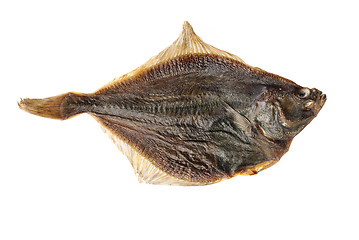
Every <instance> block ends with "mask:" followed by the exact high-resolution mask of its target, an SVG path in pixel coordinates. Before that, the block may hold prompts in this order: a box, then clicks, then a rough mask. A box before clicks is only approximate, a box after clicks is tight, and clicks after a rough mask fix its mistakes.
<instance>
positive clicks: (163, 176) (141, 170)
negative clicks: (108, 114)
mask: <svg viewBox="0 0 359 240" xmlns="http://www.w3.org/2000/svg"><path fill="white" fill-rule="evenodd" d="M93 117H94V118H95V119H96V121H97V122H99V123H100V125H101V127H102V130H103V131H104V132H105V133H106V134H107V135H108V136H109V137H110V139H111V140H112V141H113V142H114V143H115V144H116V146H117V147H118V149H119V150H120V151H121V152H122V153H123V154H124V155H125V156H126V157H127V159H128V160H129V161H130V163H131V165H132V168H133V170H134V172H135V174H136V175H137V177H138V181H139V182H140V183H142V182H144V183H148V184H154V185H175V186H203V185H209V184H213V183H216V182H219V181H214V182H190V181H186V180H182V179H178V178H176V177H174V176H171V175H169V174H167V173H165V172H164V171H162V170H161V169H159V168H158V167H156V166H155V165H154V164H153V163H151V161H150V160H148V159H147V158H146V157H145V156H143V155H142V154H141V153H140V151H138V150H137V149H135V148H134V147H132V146H131V145H130V144H128V143H126V141H124V140H122V139H121V138H120V137H118V136H116V135H115V134H114V133H113V132H112V131H111V130H110V129H108V128H107V127H106V126H104V125H103V124H102V123H101V121H100V120H98V119H97V118H96V117H95V116H93Z"/></svg>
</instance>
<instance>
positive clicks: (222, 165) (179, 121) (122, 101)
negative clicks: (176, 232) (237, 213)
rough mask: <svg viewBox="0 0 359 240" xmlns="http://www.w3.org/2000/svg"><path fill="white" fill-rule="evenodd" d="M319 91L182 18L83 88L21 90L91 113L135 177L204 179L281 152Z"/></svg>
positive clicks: (269, 161)
mask: <svg viewBox="0 0 359 240" xmlns="http://www.w3.org/2000/svg"><path fill="white" fill-rule="evenodd" d="M325 101H326V95H325V94H322V92H321V91H319V90H317V89H315V88H313V89H309V88H305V87H301V86H299V85H297V84H296V83H294V82H293V81H290V80H288V79H286V78H283V77H280V76H278V75H275V74H272V73H268V72H266V71H264V70H262V69H259V68H256V67H252V66H249V65H248V64H246V63H244V62H243V60H242V59H240V58H239V57H237V56H235V55H233V54H230V53H228V52H225V51H222V50H219V49H217V48H215V47H213V46H211V45H208V44H206V43H205V42H203V41H202V39H201V38H199V37H198V36H197V35H196V34H195V33H194V31H193V29H192V27H191V25H190V24H189V23H188V22H185V23H184V25H183V31H182V33H181V35H180V36H179V38H178V39H177V40H176V41H175V42H174V43H173V44H172V45H171V46H169V47H168V48H166V49H165V50H163V51H162V52H160V53H159V54H158V55H157V56H155V57H152V58H151V59H150V60H148V61H147V62H146V63H145V64H143V65H142V66H140V67H138V68H137V69H135V70H133V71H131V72H130V73H128V74H125V75H123V76H122V77H119V78H117V79H115V80H113V81H112V82H110V83H109V84H107V85H105V86H104V87H102V88H101V89H99V90H98V91H96V92H94V93H90V94H83V93H74V92H69V93H65V94H62V95H58V96H54V97H50V98H44V99H27V98H26V99H22V100H21V101H20V103H19V107H20V108H21V109H23V110H25V111H27V112H29V113H32V114H35V115H39V116H42V117H47V118H53V119H61V120H65V119H68V118H70V117H72V116H75V115H77V114H81V113H88V114H90V115H91V116H92V117H94V118H95V119H96V120H97V121H98V122H99V123H100V124H101V126H102V127H103V129H104V130H105V132H106V133H108V134H109V135H110V136H111V138H112V139H113V141H114V142H115V143H116V144H117V146H118V147H119V149H120V150H121V151H122V152H123V153H124V155H126V156H127V158H128V159H129V160H130V162H131V164H132V166H133V168H134V170H135V172H136V174H137V175H138V178H139V180H140V181H143V182H146V183H151V184H168V185H206V184H212V183H216V182H219V181H221V180H224V179H229V178H232V177H233V176H236V175H238V174H241V175H253V174H256V173H258V172H260V171H262V170H264V169H266V168H268V167H270V166H272V165H273V164H275V163H276V162H278V161H279V159H280V158H281V157H282V156H283V154H285V153H286V152H287V151H288V149H289V146H290V144H291V141H292V139H293V138H294V137H295V136H296V135H297V134H298V133H299V132H300V131H301V130H303V128H304V127H305V126H306V125H307V124H309V122H310V121H312V120H313V118H314V117H315V116H316V115H317V114H318V112H319V111H320V109H321V108H322V107H323V105H324V103H325Z"/></svg>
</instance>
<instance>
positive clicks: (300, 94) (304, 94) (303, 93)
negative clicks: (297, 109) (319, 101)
mask: <svg viewBox="0 0 359 240" xmlns="http://www.w3.org/2000/svg"><path fill="white" fill-rule="evenodd" d="M309 94H310V90H309V89H308V88H302V89H300V90H299V91H298V93H297V96H298V97H299V98H306V97H308V96H309Z"/></svg>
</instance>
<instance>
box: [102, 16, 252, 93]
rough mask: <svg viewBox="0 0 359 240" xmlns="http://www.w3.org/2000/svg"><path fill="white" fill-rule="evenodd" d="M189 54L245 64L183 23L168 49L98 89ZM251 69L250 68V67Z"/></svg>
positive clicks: (187, 23)
mask: <svg viewBox="0 0 359 240" xmlns="http://www.w3.org/2000/svg"><path fill="white" fill-rule="evenodd" d="M191 54H213V55H216V56H221V57H225V58H230V59H233V60H236V61H239V62H241V63H242V64H245V65H247V66H249V65H248V64H246V63H245V62H244V61H243V60H242V59H241V58H239V57H238V56H236V55H234V54H231V53H228V52H226V51H223V50H220V49H218V48H215V47H213V46H211V45H209V44H207V43H205V42H204V41H203V40H202V39H201V38H200V37H199V36H197V35H196V33H195V32H194V31H193V28H192V26H191V25H190V24H189V22H187V21H185V22H184V24H183V30H182V32H181V34H180V36H179V37H178V38H177V40H176V41H174V42H173V43H172V45H170V46H169V47H167V48H166V49H164V50H163V51H161V52H160V53H159V54H158V55H156V56H154V57H152V58H150V59H149V60H148V61H147V62H146V63H144V64H142V65H141V66H139V67H138V68H136V69H135V70H133V71H131V72H129V73H127V74H125V75H123V76H121V77H118V78H115V79H114V80H113V81H111V82H109V83H108V84H106V85H105V86H103V87H102V88H100V89H99V91H100V90H103V89H106V88H110V87H112V86H113V85H114V84H117V83H119V82H122V81H126V80H128V79H130V78H133V77H135V76H137V75H139V74H141V73H142V72H143V71H145V70H147V69H149V68H151V67H153V66H155V65H157V64H159V63H162V62H165V61H168V60H171V59H173V58H176V57H180V56H185V55H191ZM250 67H251V66H250Z"/></svg>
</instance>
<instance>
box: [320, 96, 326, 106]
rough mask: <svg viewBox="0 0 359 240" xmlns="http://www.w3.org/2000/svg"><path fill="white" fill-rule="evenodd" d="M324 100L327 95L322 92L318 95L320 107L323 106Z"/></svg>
mask: <svg viewBox="0 0 359 240" xmlns="http://www.w3.org/2000/svg"><path fill="white" fill-rule="evenodd" d="M325 101H327V95H325V94H324V93H323V94H321V95H320V96H319V105H320V107H323V106H324V103H325Z"/></svg>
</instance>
